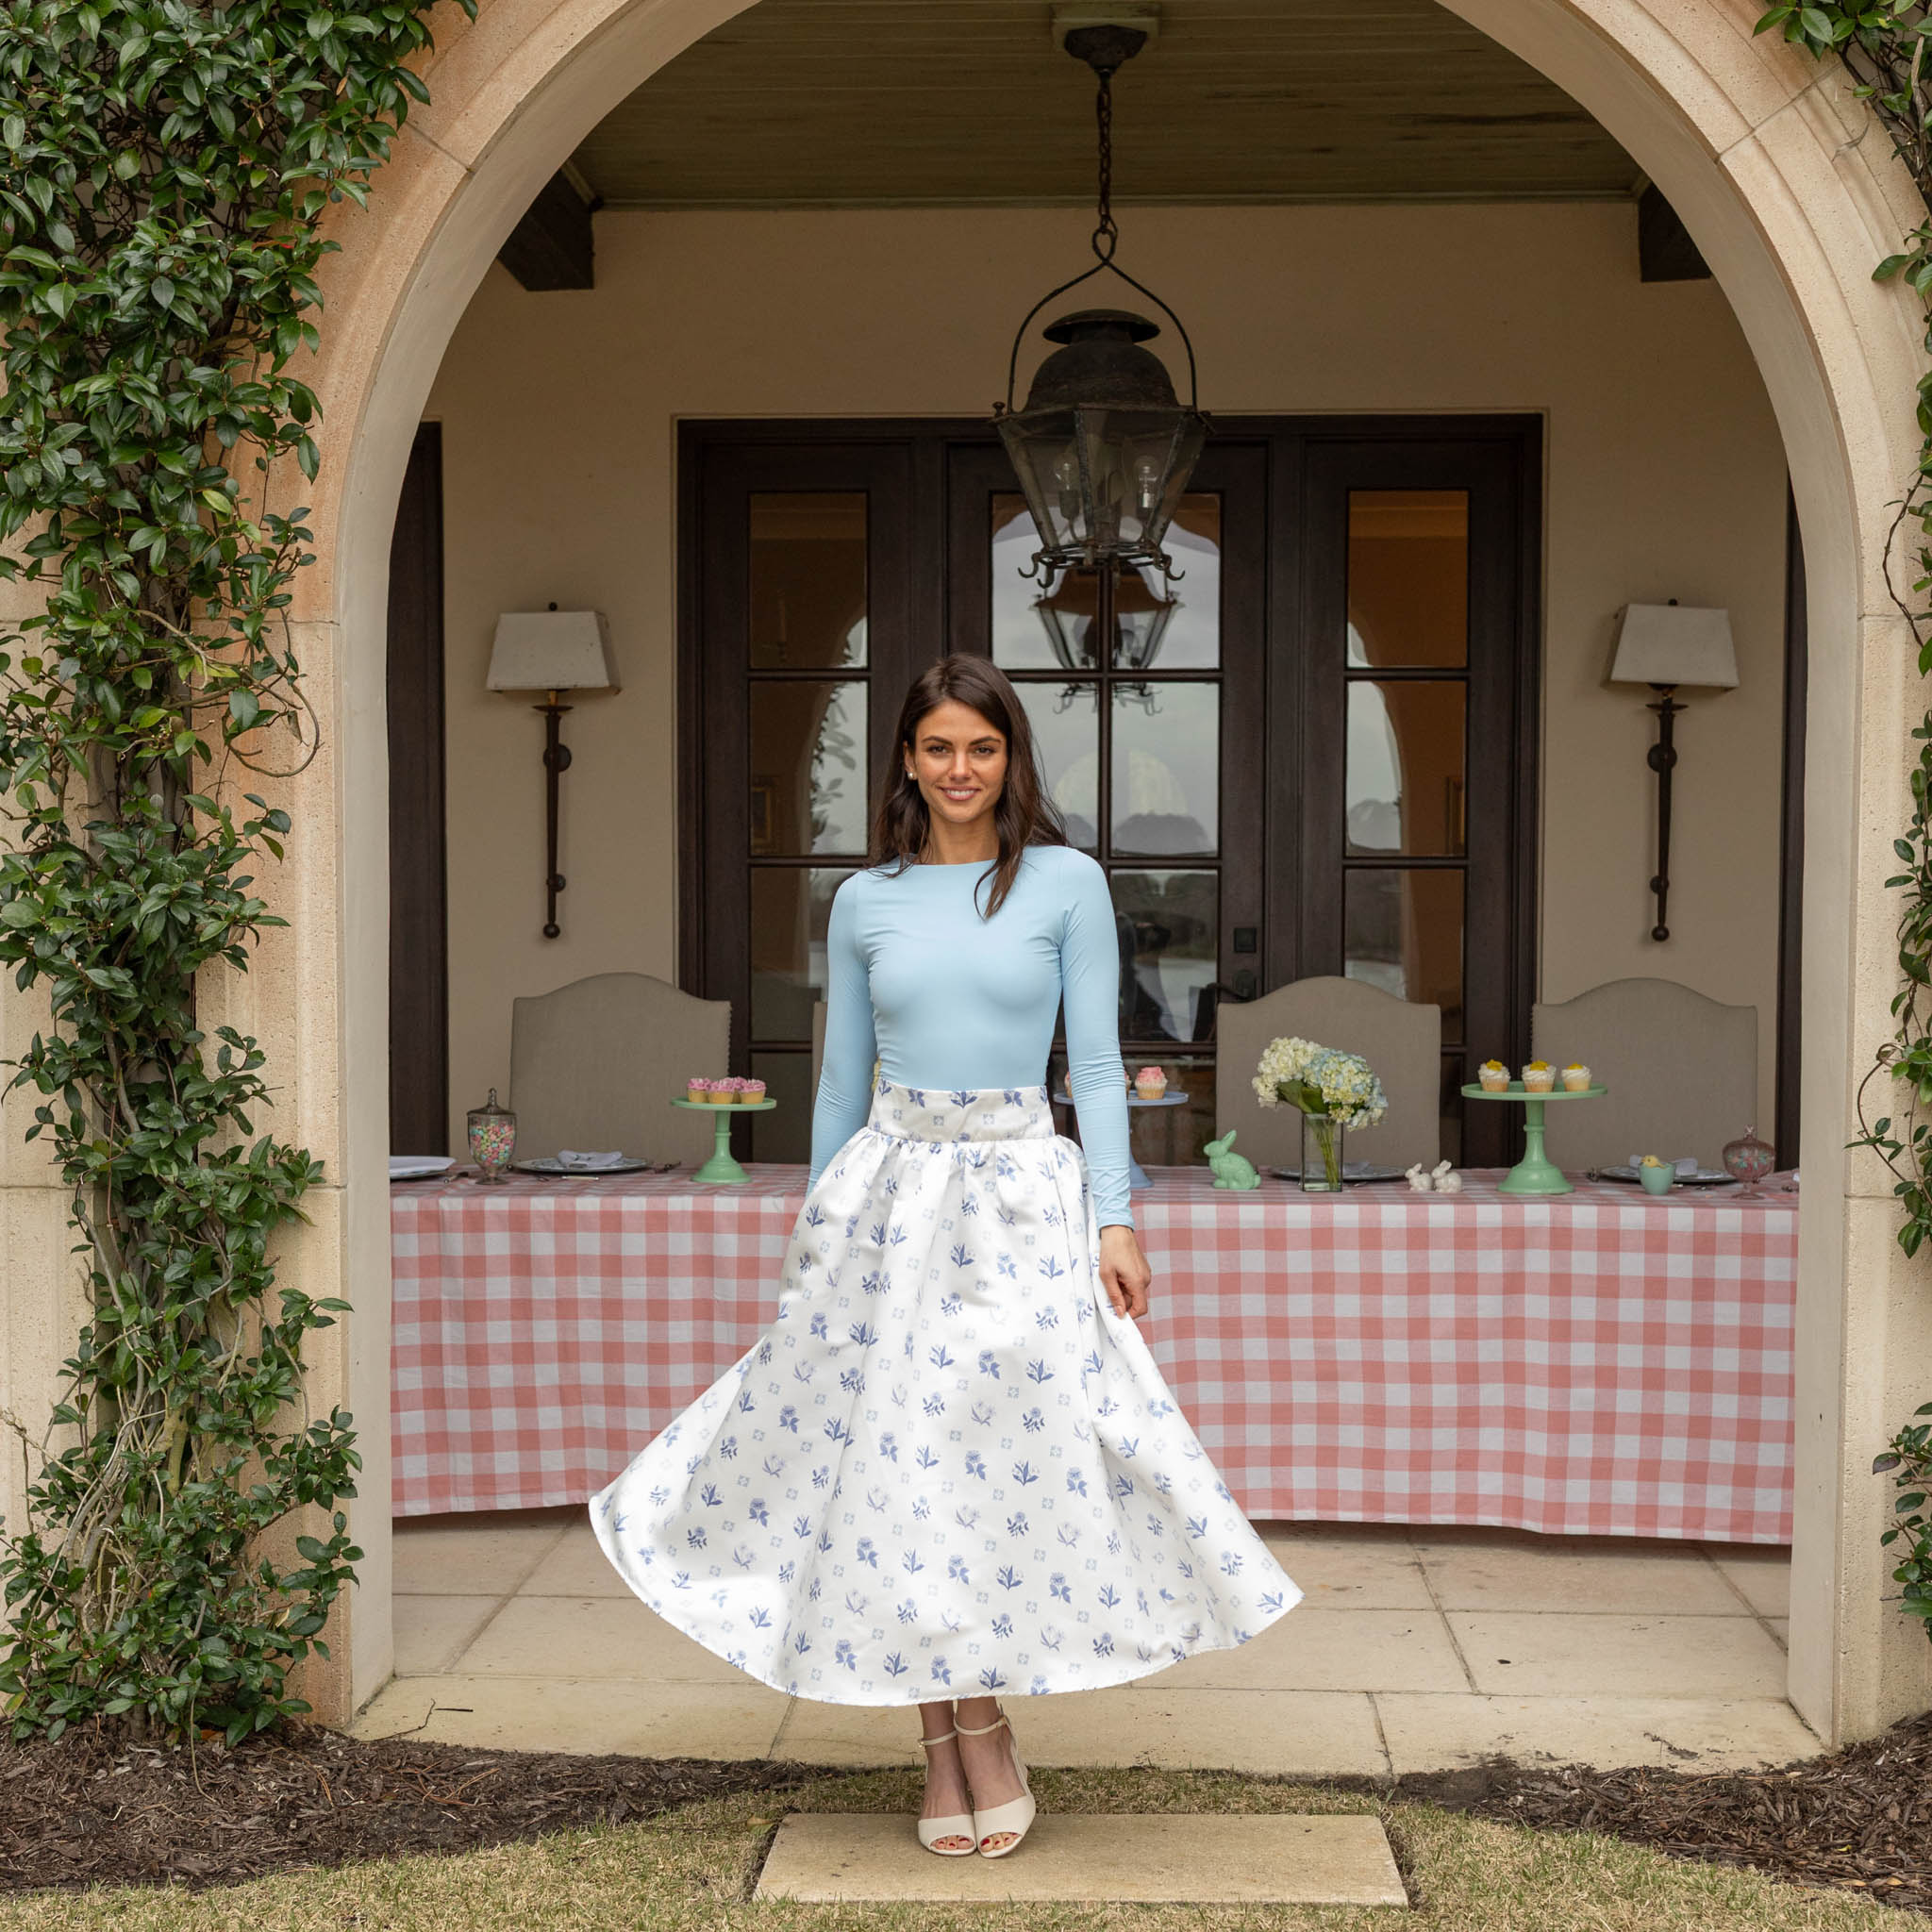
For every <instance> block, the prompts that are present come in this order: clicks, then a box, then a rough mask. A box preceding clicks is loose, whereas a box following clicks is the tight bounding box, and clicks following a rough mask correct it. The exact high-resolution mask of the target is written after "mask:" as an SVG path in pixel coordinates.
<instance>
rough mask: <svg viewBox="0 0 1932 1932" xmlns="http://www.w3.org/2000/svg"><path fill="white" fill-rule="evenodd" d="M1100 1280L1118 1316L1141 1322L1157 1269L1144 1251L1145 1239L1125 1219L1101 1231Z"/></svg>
mask: <svg viewBox="0 0 1932 1932" xmlns="http://www.w3.org/2000/svg"><path fill="white" fill-rule="evenodd" d="M1100 1279H1101V1284H1102V1286H1103V1287H1105V1288H1106V1290H1107V1298H1108V1301H1110V1302H1111V1303H1112V1304H1113V1311H1114V1313H1115V1314H1116V1315H1124V1316H1126V1317H1127V1319H1128V1320H1129V1321H1131V1322H1138V1321H1139V1320H1140V1319H1141V1316H1142V1315H1144V1314H1145V1313H1146V1312H1147V1284H1148V1283H1149V1282H1150V1281H1152V1280H1153V1279H1154V1271H1153V1269H1151V1268H1150V1267H1148V1265H1147V1257H1146V1256H1145V1255H1143V1254H1142V1253H1141V1240H1140V1237H1139V1236H1138V1235H1137V1234H1135V1232H1134V1230H1133V1229H1132V1228H1131V1227H1129V1226H1127V1225H1126V1224H1125V1223H1124V1222H1115V1223H1114V1224H1112V1225H1111V1226H1110V1227H1103V1228H1102V1229H1101V1230H1100Z"/></svg>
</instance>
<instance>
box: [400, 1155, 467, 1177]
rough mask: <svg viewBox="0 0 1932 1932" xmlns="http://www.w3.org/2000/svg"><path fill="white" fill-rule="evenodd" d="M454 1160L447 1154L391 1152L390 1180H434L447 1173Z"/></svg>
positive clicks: (454, 1163)
mask: <svg viewBox="0 0 1932 1932" xmlns="http://www.w3.org/2000/svg"><path fill="white" fill-rule="evenodd" d="M455 1165H456V1162H455V1161H454V1160H452V1159H451V1158H450V1157H449V1156H448V1155H447V1154H391V1156H390V1158H389V1177H390V1179H391V1180H392V1181H427V1180H434V1179H435V1178H436V1176H437V1175H438V1174H447V1173H448V1172H449V1171H450V1169H451V1168H453V1167H454V1166H455Z"/></svg>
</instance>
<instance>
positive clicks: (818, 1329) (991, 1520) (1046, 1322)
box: [591, 1082, 1302, 1705]
mask: <svg viewBox="0 0 1932 1932" xmlns="http://www.w3.org/2000/svg"><path fill="white" fill-rule="evenodd" d="M1099 1246H1100V1235H1099V1227H1098V1224H1096V1222H1095V1220H1094V1215H1093V1210H1092V1207H1091V1202H1090V1200H1089V1198H1088V1189H1087V1171H1086V1164H1085V1162H1084V1160H1083V1159H1082V1158H1081V1154H1080V1150H1079V1148H1078V1147H1076V1146H1075V1145H1074V1143H1073V1142H1072V1141H1067V1140H1065V1139H1063V1138H1061V1137H1060V1136H1058V1135H1057V1134H1056V1133H1055V1132H1054V1128H1053V1116H1052V1113H1051V1111H1050V1110H1049V1108H1048V1104H1047V1098H1046V1090H1045V1088H1044V1087H1026V1088H1008V1089H1005V1090H1001V1089H997V1088H992V1089H984V1090H978V1091H951V1092H943V1093H941V1092H935V1091H930V1090H922V1089H919V1088H910V1087H897V1086H892V1085H889V1084H887V1083H885V1082H881V1083H880V1084H879V1086H878V1089H877V1091H876V1092H875V1093H874V1097H873V1105H872V1113H871V1118H870V1119H869V1120H868V1121H867V1123H866V1124H865V1125H864V1126H863V1127H862V1128H860V1129H859V1131H858V1133H857V1134H855V1135H854V1136H853V1137H852V1139H851V1140H850V1141H847V1142H846V1144H845V1146H844V1147H843V1148H841V1150H840V1152H839V1154H838V1155H837V1157H836V1158H834V1159H833V1160H832V1162H831V1164H830V1165H829V1166H828V1167H827V1168H826V1170H825V1172H824V1174H822V1175H821V1176H820V1177H819V1183H818V1185H817V1187H815V1188H814V1189H813V1190H812V1191H811V1193H810V1194H809V1195H808V1197H807V1199H806V1203H805V1207H804V1208H803V1209H802V1210H801V1212H800V1214H799V1217H798V1224H797V1226H796V1228H795V1229H794V1231H793V1234H792V1238H791V1246H790V1248H789V1249H788V1251H787V1253H786V1257H785V1266H784V1274H783V1276H782V1279H781V1282H780V1286H779V1299H778V1313H777V1318H776V1320H775V1321H774V1322H773V1324H772V1325H771V1326H770V1327H769V1328H768V1329H766V1330H765V1332H764V1334H763V1335H762V1336H761V1337H760V1338H759V1339H758V1341H757V1342H756V1343H755V1344H754V1345H753V1346H752V1348H751V1349H750V1350H749V1351H748V1352H747V1353H746V1354H745V1355H744V1356H743V1357H742V1358H741V1360H740V1361H738V1362H737V1364H736V1365H735V1366H733V1367H732V1368H731V1369H729V1370H728V1371H726V1373H725V1374H724V1375H722V1376H721V1377H720V1378H719V1379H718V1380H717V1381H716V1382H715V1383H713V1384H712V1386H711V1387H710V1388H709V1389H708V1390H707V1391H706V1392H705V1393H704V1394H703V1395H701V1396H700V1397H699V1398H698V1400H697V1401H696V1402H694V1403H693V1404H692V1405H691V1407H689V1408H688V1409H686V1410H685V1412H684V1413H683V1414H682V1415H681V1416H679V1417H678V1418H677V1420H676V1421H675V1422H674V1423H672V1424H670V1425H669V1426H668V1427H666V1428H665V1429H664V1430H663V1431H662V1432H661V1433H660V1434H659V1435H658V1437H657V1438H656V1440H655V1441H652V1442H651V1444H650V1445H649V1446H648V1447H647V1448H645V1449H644V1450H643V1451H642V1452H641V1453H640V1454H639V1455H638V1456H637V1457H636V1458H635V1459H634V1460H633V1461H632V1462H631V1464H630V1465H629V1467H628V1468H626V1469H625V1471H624V1473H623V1474H621V1475H618V1476H617V1477H615V1478H614V1479H613V1480H612V1481H611V1482H610V1483H609V1484H608V1485H607V1486H606V1488H605V1489H603V1490H602V1491H599V1493H598V1494H597V1495H596V1496H595V1497H593V1498H592V1499H591V1523H592V1524H593V1525H594V1527H595V1529H596V1532H597V1538H598V1541H599V1542H600V1543H601V1544H602V1545H603V1548H604V1552H605V1554H606V1555H607V1556H608V1557H609V1558H610V1560H611V1562H612V1563H614V1564H615V1565H616V1566H617V1569H618V1571H619V1573H620V1574H622V1575H623V1577H624V1579H625V1582H626V1583H628V1584H629V1585H630V1587H631V1588H632V1589H633V1590H634V1591H636V1592H637V1593H638V1595H639V1596H640V1597H641V1598H642V1599H643V1600H644V1602H645V1603H646V1604H648V1605H649V1606H650V1607H651V1608H652V1609H654V1610H656V1611H657V1612H658V1615H659V1616H661V1617H663V1618H665V1619H666V1620H667V1621H668V1622H670V1623H671V1624H675V1625H676V1627H677V1628H678V1629H680V1630H682V1631H684V1632H685V1633H686V1634H687V1635H688V1636H691V1637H693V1638H695V1639H696V1640H697V1641H699V1642H700V1643H702V1644H704V1645H705V1647H706V1648H707V1649H708V1650H711V1651H715V1652H716V1653H717V1654H718V1655H719V1656H720V1657H724V1658H726V1659H727V1660H728V1661H730V1662H731V1663H734V1664H736V1665H737V1666H738V1667H739V1668H740V1669H741V1670H742V1671H745V1672H747V1673H749V1674H751V1675H752V1676H754V1677H757V1678H758V1680H759V1681H760V1682H761V1683H765V1684H769V1685H771V1686H772V1687H773V1688H774V1690H778V1691H789V1692H791V1693H792V1694H793V1695H795V1696H799V1697H809V1698H816V1699H820V1700H822V1701H824V1702H825V1703H828V1704H879V1705H910V1704H917V1703H920V1702H921V1701H922V1700H928V1699H940V1698H950V1697H960V1696H968V1695H979V1694H983V1693H985V1692H988V1691H1007V1692H1011V1693H1019V1692H1022V1691H1024V1692H1030V1693H1032V1694H1035V1695H1040V1694H1043V1693H1046V1692H1049V1691H1090V1690H1092V1689H1094V1688H1096V1687H1097V1686H1100V1685H1105V1684H1117V1683H1123V1682H1124V1681H1126V1680H1127V1679H1128V1678H1131V1677H1140V1676H1144V1675H1146V1674H1148V1673H1150V1672H1153V1671H1158V1670H1161V1669H1163V1668H1165V1667H1166V1666H1167V1665H1169V1664H1171V1663H1176V1662H1178V1661H1179V1660H1180V1659H1181V1658H1183V1657H1189V1656H1191V1654H1192V1653H1194V1652H1195V1651H1200V1650H1222V1649H1226V1648H1228V1647H1230V1646H1232V1645H1234V1644H1237V1643H1241V1642H1244V1641H1246V1640H1247V1639H1248V1638H1250V1637H1252V1636H1254V1635H1255V1634H1256V1632H1257V1631H1258V1630H1261V1629H1262V1628H1264V1627H1265V1626H1266V1625H1267V1624H1271V1623H1273V1622H1274V1619H1275V1618H1276V1617H1279V1616H1280V1615H1282V1614H1283V1613H1284V1612H1285V1611H1287V1610H1289V1609H1291V1608H1292V1607H1294V1605H1295V1604H1296V1603H1298V1602H1299V1601H1300V1600H1301V1594H1302V1592H1301V1591H1300V1590H1299V1589H1297V1588H1296V1586H1295V1584H1294V1583H1293V1581H1292V1580H1291V1578H1290V1577H1289V1576H1288V1575H1287V1574H1286V1573H1285V1572H1284V1571H1283V1570H1282V1569H1281V1568H1280V1566H1279V1565H1278V1564H1277V1563H1276V1562H1275V1561H1274V1557H1271V1556H1270V1555H1269V1553H1268V1551H1267V1549H1266V1547H1265V1546H1264V1545H1263V1544H1262V1542H1261V1541H1260V1539H1259V1538H1258V1537H1257V1535H1256V1534H1255V1532H1254V1530H1253V1528H1252V1527H1251V1526H1250V1525H1249V1524H1248V1521H1247V1519H1246V1518H1245V1517H1244V1516H1243V1515H1242V1514H1241V1508H1240V1507H1239V1506H1238V1505H1237V1504H1236V1503H1235V1501H1234V1499H1233V1497H1232V1496H1231V1495H1229V1493H1228V1491H1227V1487H1226V1485H1225V1484H1224V1483H1223V1482H1222V1480H1221V1477H1220V1476H1219V1474H1217V1473H1216V1471H1215V1469H1214V1467H1213V1465H1212V1464H1211V1463H1210V1462H1209V1461H1208V1457H1207V1455H1206V1454H1205V1452H1204V1451H1203V1450H1202V1448H1201V1445H1200V1443H1199V1442H1197V1441H1195V1440H1194V1435H1193V1431H1192V1430H1191V1429H1190V1428H1189V1426H1188V1424H1187V1420H1186V1418H1185V1417H1184V1416H1183V1415H1182V1414H1181V1412H1180V1410H1179V1408H1178V1407H1176V1405H1175V1403H1174V1398H1173V1397H1172V1396H1171V1395H1170V1394H1169V1393H1168V1390H1167V1385H1166V1384H1165V1382H1164V1381H1163V1380H1162V1379H1161V1374H1160V1371H1159V1370H1158V1368H1157V1367H1156V1365H1155V1362H1154V1358H1153V1357H1152V1356H1151V1355H1150V1354H1149V1353H1148V1351H1147V1346H1146V1344H1145V1342H1143V1341H1141V1336H1140V1333H1139V1331H1138V1330H1137V1328H1136V1327H1135V1325H1134V1324H1133V1323H1132V1322H1130V1321H1128V1320H1126V1319H1125V1318H1124V1317H1123V1316H1120V1315H1117V1314H1115V1313H1114V1311H1113V1307H1112V1304H1111V1303H1110V1302H1109V1301H1108V1297H1107V1291H1106V1290H1105V1288H1104V1287H1103V1286H1102V1285H1101V1282H1100V1277H1099V1272H1098V1268H1097V1260H1098V1255H1099Z"/></svg>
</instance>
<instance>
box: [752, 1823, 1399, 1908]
mask: <svg viewBox="0 0 1932 1932" xmlns="http://www.w3.org/2000/svg"><path fill="white" fill-rule="evenodd" d="M912 1824H913V1821H912V1819H911V1817H910V1816H909V1815H906V1814H900V1813H880V1812H876V1811H794V1812H791V1813H790V1814H789V1815H788V1816H787V1818H786V1819H785V1822H784V1823H783V1824H781V1825H780V1826H779V1827H778V1834H777V1837H776V1838H775V1839H774V1840H773V1843H772V1849H771V1851H770V1853H769V1854H768V1855H767V1857H766V1858H765V1863H764V1869H763V1871H762V1872H761V1873H760V1874H758V1890H757V1891H756V1893H755V1894H754V1896H756V1897H758V1898H761V1899H765V1898H784V1899H795V1900H808V1901H816V1902H823V1901H834V1900H861V1899H864V1900H874V1901H891V1900H918V1901H924V1902H932V1903H941V1902H949V1901H958V1902H970V1901H974V1900H995V1899H1008V1900H1014V1901H1035V1900H1038V1901H1050V1900H1070V1901H1071V1900H1089V1901H1107V1902H1130V1903H1134V1904H1141V1905H1154V1904H1176V1903H1182V1904H1191V1905H1243V1904H1269V1905H1341V1906H1401V1907H1407V1905H1408V1894H1407V1890H1405V1889H1404V1886H1403V1882H1402V1874H1401V1873H1400V1872H1399V1871H1398V1870H1397V1869H1396V1865H1395V1857H1394V1854H1393V1853H1392V1852H1391V1849H1390V1846H1389V1837H1388V1834H1387V1832H1385V1831H1384V1830H1383V1828H1382V1821H1381V1820H1380V1819H1379V1818H1376V1817H1374V1816H1372V1815H1370V1814H1369V1813H1367V1812H1336V1813H1328V1814H1324V1815H1321V1816H1308V1815H1303V1814H1295V1813H1277V1814H1270V1815H1258V1816H1257V1815H1254V1814H1242V1815H1228V1814H1225V1813H1214V1814H1209V1815H1201V1814H1194V1813H1186V1812H1171V1811H1169V1812H1152V1813H1134V1812H1117V1813H1101V1814H1096V1813H1077V1812H1076V1813H1071V1814H1067V1815H1059V1814H1056V1813H1052V1812H1046V1813H1042V1814H1041V1817H1040V1819H1039V1821H1038V1822H1037V1823H1036V1824H1035V1825H1034V1827H1033V1829H1032V1831H1031V1832H1029V1833H1028V1834H1027V1837H1026V1840H1025V1842H1024V1844H1023V1845H1022V1846H1021V1847H1020V1849H1019V1850H1018V1851H1017V1852H1014V1853H1013V1854H1012V1855H1011V1856H1010V1857H1004V1858H980V1857H963V1858H942V1857H936V1856H935V1855H934V1854H933V1853H931V1852H928V1851H926V1850H924V1848H923V1847H922V1846H921V1845H920V1843H919V1841H918V1840H917V1839H916V1838H915V1837H914V1836H913V1830H912Z"/></svg>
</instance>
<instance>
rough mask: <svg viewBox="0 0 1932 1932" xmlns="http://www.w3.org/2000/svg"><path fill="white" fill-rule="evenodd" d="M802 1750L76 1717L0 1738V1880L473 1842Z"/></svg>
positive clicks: (130, 1877) (661, 1804) (689, 1785)
mask: <svg viewBox="0 0 1932 1932" xmlns="http://www.w3.org/2000/svg"><path fill="white" fill-rule="evenodd" d="M824 1775H825V1772H824V1769H823V1768H815V1767H813V1766H810V1765H794V1764H775V1763H766V1762H758V1761H754V1762H750V1763H738V1764H715V1763H710V1762H708V1761H705V1760H703V1759H694V1758H682V1757H567V1756H565V1755H564V1754H562V1753H560V1752H551V1751H476V1750H467V1749H465V1748H463V1747H462V1746H460V1745H456V1744H431V1743H425V1742H420V1741H416V1740H410V1739H408V1738H383V1739H378V1740H369V1741H366V1742H365V1741H359V1740H356V1739H353V1738H345V1737H342V1736H340V1735H339V1734H338V1733H336V1732H333V1731H325V1730H319V1729H313V1728H310V1727H308V1726H306V1725H295V1726H291V1728H290V1729H289V1730H288V1732H287V1733H286V1734H284V1735H280V1736H275V1737H262V1738H252V1739H250V1740H248V1741H247V1742H246V1743H244V1744H242V1745H239V1746H238V1747H237V1748H236V1749H234V1750H232V1751H231V1750H227V1749H225V1748H224V1746H223V1745H222V1744H221V1743H220V1742H219V1741H218V1740H217V1741H214V1742H204V1743H202V1744H200V1745H198V1746H197V1747H196V1749H195V1751H194V1753H193V1755H192V1758H191V1757H190V1754H189V1753H188V1752H187V1751H185V1750H180V1751H175V1750H165V1751H164V1750H156V1749H152V1748H146V1747H142V1746H139V1745H132V1744H129V1743H128V1742H127V1741H126V1740H125V1739H115V1738H112V1737H105V1736H100V1735H97V1734H95V1733H94V1732H92V1731H89V1730H80V1731H70V1732H68V1733H67V1734H66V1735H65V1736H64V1737H62V1738H61V1739H59V1740H58V1741H57V1742H55V1743H52V1744H48V1743H43V1742H34V1743H30V1744H22V1745H14V1746H10V1747H0V1891H38V1890H48V1889H54V1890H63V1891H71V1890H78V1889H80V1888H82V1887H84V1886H89V1885H160V1884H176V1885H182V1886H185V1887H187V1888H188V1889H190V1890H195V1891H200V1890H207V1889H208V1888H209V1887H211V1886H217V1885H232V1884H236V1883H238V1882H239V1881H241V1880H242V1879H246V1878H260V1877H263V1876H265V1875H266V1874H269V1873H271V1872H290V1871H299V1870H302V1869H305V1868H310V1867H315V1866H333V1865H347V1864H352V1863H354V1862H356V1861H358V1860H359V1859H364V1858H383V1857H400V1856H402V1855H403V1854H405V1853H410V1852H470V1851H476V1850H479V1849H480V1848H482V1847H483V1846H485V1845H498V1844H505V1843H508V1842H510V1841H512V1840H521V1839H533V1838H541V1837H542V1836H544V1835H545V1834H546V1833H548V1832H553V1831H565V1830H569V1829H570V1828H571V1827H573V1826H577V1825H586V1824H623V1823H624V1822H625V1820H626V1819H634V1818H650V1817H653V1816H655V1815H656V1814H657V1813H658V1812H660V1811H668V1810H671V1809H673V1808H675V1807H677V1806H680V1805H689V1804H691V1803H694V1802H695V1801H697V1800H699V1799H703V1798H719V1797H724V1796H726V1795H728V1794H729V1793H731V1792H734V1791H750V1790H783V1789H784V1788H785V1787H786V1786H788V1785H796V1784H802V1783H804V1782H805V1781H806V1780H807V1779H808V1778H813V1777H823V1776H824Z"/></svg>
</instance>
